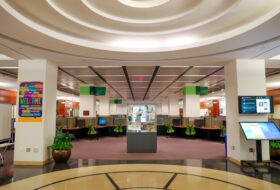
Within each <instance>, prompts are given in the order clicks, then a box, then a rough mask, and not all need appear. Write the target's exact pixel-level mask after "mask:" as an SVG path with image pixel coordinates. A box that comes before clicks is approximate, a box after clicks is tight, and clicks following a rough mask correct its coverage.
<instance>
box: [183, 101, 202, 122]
mask: <svg viewBox="0 0 280 190" xmlns="http://www.w3.org/2000/svg"><path fill="white" fill-rule="evenodd" d="M183 117H188V118H190V117H200V95H184V96H183Z"/></svg>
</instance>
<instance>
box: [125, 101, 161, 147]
mask: <svg viewBox="0 0 280 190" xmlns="http://www.w3.org/2000/svg"><path fill="white" fill-rule="evenodd" d="M156 118H157V117H156V106H155V105H128V107H127V132H126V136H127V152H129V153H136V152H138V153H140V152H141V153H153V152H156V151H157V122H156Z"/></svg>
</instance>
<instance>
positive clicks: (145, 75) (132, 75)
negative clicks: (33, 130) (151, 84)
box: [103, 75, 158, 77]
mask: <svg viewBox="0 0 280 190" xmlns="http://www.w3.org/2000/svg"><path fill="white" fill-rule="evenodd" d="M103 76H104V75H103ZM128 76H130V77H151V76H152V75H128ZM157 76H158V75H157Z"/></svg>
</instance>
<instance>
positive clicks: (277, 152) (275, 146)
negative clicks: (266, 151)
mask: <svg viewBox="0 0 280 190" xmlns="http://www.w3.org/2000/svg"><path fill="white" fill-rule="evenodd" d="M269 146H270V159H271V160H277V161H280V141H270V142H269Z"/></svg>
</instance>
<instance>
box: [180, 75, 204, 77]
mask: <svg viewBox="0 0 280 190" xmlns="http://www.w3.org/2000/svg"><path fill="white" fill-rule="evenodd" d="M183 76H184V77H204V76H206V75H183Z"/></svg>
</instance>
